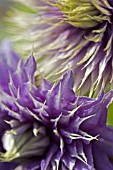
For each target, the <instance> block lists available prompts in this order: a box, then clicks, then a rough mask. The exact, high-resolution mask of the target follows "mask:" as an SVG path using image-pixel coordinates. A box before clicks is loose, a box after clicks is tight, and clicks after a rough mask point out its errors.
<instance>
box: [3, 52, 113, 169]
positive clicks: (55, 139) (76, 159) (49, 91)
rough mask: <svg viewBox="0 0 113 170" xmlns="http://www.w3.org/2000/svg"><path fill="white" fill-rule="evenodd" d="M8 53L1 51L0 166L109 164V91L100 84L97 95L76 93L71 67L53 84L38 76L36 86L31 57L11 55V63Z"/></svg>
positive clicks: (90, 166)
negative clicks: (38, 79)
mask: <svg viewBox="0 0 113 170" xmlns="http://www.w3.org/2000/svg"><path fill="white" fill-rule="evenodd" d="M0 55H1V56H2V54H0ZM12 55H13V54H12V53H10V55H8V56H5V57H6V63H7V64H6V65H5V66H4V73H5V74H6V75H7V76H6V77H5V80H3V81H4V82H5V81H6V82H7V84H6V88H3V86H2V83H1V82H2V79H1V81H0V86H1V89H0V101H1V106H0V109H1V112H0V116H1V119H0V120H1V121H3V122H4V123H3V124H2V123H0V129H1V128H3V129H4V130H3V131H0V142H1V143H0V149H1V155H0V160H1V163H0V166H1V167H3V166H4V167H5V165H6V162H7V163H8V162H10V163H12V164H10V163H9V165H11V167H12V166H14V167H16V169H15V170H17V169H22V170H31V169H33V170H55V169H57V170H68V169H69V170H83V169H84V170H101V169H106V170H112V169H113V164H112V157H113V145H112V143H113V129H112V128H109V127H106V117H107V107H108V105H109V103H110V102H111V101H112V97H113V91H110V92H108V93H107V94H106V95H104V92H103V90H101V92H100V93H99V95H98V97H97V98H96V99H91V98H89V97H84V96H76V94H75V92H74V91H73V87H74V75H73V72H72V71H71V70H68V71H67V72H66V73H65V74H64V75H63V77H62V79H61V80H59V81H58V82H57V83H56V84H54V85H52V84H51V82H49V81H48V80H46V79H44V78H42V82H41V84H40V86H39V87H37V86H36V83H35V73H36V61H35V59H34V57H33V56H31V57H29V58H28V60H27V61H26V62H24V61H22V60H21V59H19V60H18V56H17V57H16V56H15V60H16V59H17V62H16V63H15V65H14V64H13V58H12ZM1 58H2V62H0V68H1V66H2V65H3V63H4V57H1ZM8 61H12V62H10V64H9V62H8ZM1 63H2V65H1ZM15 68H17V69H15ZM11 70H13V72H11ZM0 76H2V72H1V71H0ZM100 159H101V160H100Z"/></svg>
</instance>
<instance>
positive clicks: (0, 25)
mask: <svg viewBox="0 0 113 170" xmlns="http://www.w3.org/2000/svg"><path fill="white" fill-rule="evenodd" d="M12 5H13V4H12V3H11V2H10V1H9V0H0V41H2V40H3V39H4V38H7V37H8V33H7V31H6V27H8V25H7V24H6V23H5V22H4V18H5V16H6V15H7V11H8V10H9V9H10V7H11V6H12ZM107 124H108V125H111V126H113V102H112V103H111V104H110V105H109V108H108V117H107Z"/></svg>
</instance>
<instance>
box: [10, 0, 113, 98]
mask: <svg viewBox="0 0 113 170" xmlns="http://www.w3.org/2000/svg"><path fill="white" fill-rule="evenodd" d="M19 2H21V3H22V4H23V5H25V6H24V7H26V8H25V9H27V12H26V10H23V8H21V7H20V8H16V7H15V8H14V10H13V12H11V13H10V15H13V16H12V18H13V19H12V18H11V22H12V21H13V25H15V27H16V29H15V32H16V38H15V39H14V41H15V40H16V41H19V42H20V41H21V40H22V41H23V39H24V40H25V41H26V45H25V41H23V42H24V44H21V43H19V45H21V46H23V49H24V50H25V49H26V50H28V49H31V47H32V44H34V50H35V51H36V52H37V51H38V54H37V60H38V61H39V62H38V65H39V67H40V70H41V72H42V73H43V74H44V75H45V76H46V77H48V78H51V80H52V81H54V80H55V79H56V77H57V78H58V77H59V75H61V74H62V73H64V72H65V71H66V70H68V69H69V68H70V67H71V68H72V69H73V71H74V75H75V82H76V83H75V89H76V90H77V89H79V90H80V92H81V94H86V93H87V92H88V91H89V89H90V96H92V95H93V92H94V89H96V92H97V93H98V91H99V90H100V87H101V85H103V87H104V88H105V91H107V90H108V89H110V88H112V87H113V76H112V75H113V66H112V63H113V55H112V50H113V48H112V46H113V36H112V33H113V1H112V0H96V1H95V0H82V1H81V0H77V1H76V2H75V0H37V1H32V2H31V1H27V2H26V1H21V0H20V1H19ZM31 9H32V10H31ZM9 20H10V19H9ZM19 30H20V31H19ZM12 32H13V34H15V33H14V29H12ZM17 32H18V35H17ZM28 40H30V41H28ZM19 49H20V48H19ZM48 60H49V62H48ZM43 65H44V66H45V67H46V69H45V67H43ZM45 70H46V71H45Z"/></svg>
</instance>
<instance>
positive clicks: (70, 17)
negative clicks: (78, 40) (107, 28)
mask: <svg viewBox="0 0 113 170" xmlns="http://www.w3.org/2000/svg"><path fill="white" fill-rule="evenodd" d="M56 1H57V2H56V4H55V6H56V7H58V8H59V9H60V10H61V11H62V12H63V14H64V16H65V20H66V22H68V23H69V24H71V25H73V26H75V27H79V28H84V29H86V28H92V27H95V26H97V25H98V24H100V23H102V22H103V21H105V20H107V21H109V19H110V12H109V10H108V9H109V8H110V5H109V4H108V2H107V1H105V2H103V1H102V2H99V0H77V1H75V0H56Z"/></svg>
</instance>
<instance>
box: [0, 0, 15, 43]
mask: <svg viewBox="0 0 113 170" xmlns="http://www.w3.org/2000/svg"><path fill="white" fill-rule="evenodd" d="M11 5H12V3H11V2H9V0H0V41H1V40H2V39H4V37H7V35H8V33H7V32H6V31H5V28H6V24H5V22H4V17H5V16H6V15H7V11H8V9H9V8H10V7H11Z"/></svg>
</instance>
